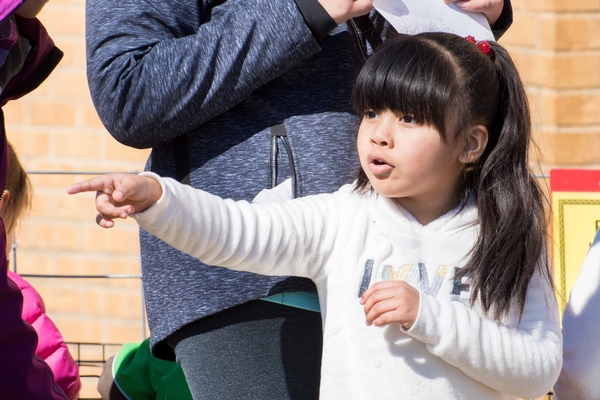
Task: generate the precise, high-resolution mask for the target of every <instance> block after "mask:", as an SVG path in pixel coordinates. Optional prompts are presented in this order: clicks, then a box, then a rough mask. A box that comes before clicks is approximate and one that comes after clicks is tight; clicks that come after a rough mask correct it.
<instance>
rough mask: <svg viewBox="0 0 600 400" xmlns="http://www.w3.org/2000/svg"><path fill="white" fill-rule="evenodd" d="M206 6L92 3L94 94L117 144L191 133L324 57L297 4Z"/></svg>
mask: <svg viewBox="0 0 600 400" xmlns="http://www.w3.org/2000/svg"><path fill="white" fill-rule="evenodd" d="M207 3H209V2H206V1H198V2H195V1H194V2H182V1H178V0H170V1H155V0H154V1H152V0H149V1H139V0H89V1H87V2H86V19H87V25H86V37H87V39H86V40H87V62H88V65H87V73H88V83H89V87H90V92H91V95H92V100H93V102H94V105H95V107H96V110H97V112H98V114H99V116H100V118H101V120H102V122H103V123H104V125H105V126H106V128H107V129H108V131H109V132H110V133H111V134H112V135H113V136H114V137H115V138H116V139H117V140H118V141H120V142H122V143H123V144H125V145H128V146H132V147H136V148H147V147H152V146H156V145H158V144H161V143H164V142H166V141H168V140H170V139H172V138H174V137H177V136H179V135H181V134H184V133H187V132H189V131H191V130H193V129H195V128H197V127H198V126H200V125H201V124H203V123H204V122H206V121H208V120H210V119H211V118H213V117H215V116H217V115H220V114H222V113H223V112H225V111H227V110H229V109H231V108H232V107H234V106H236V105H237V104H239V103H240V102H241V101H242V100H244V99H245V98H247V97H248V96H250V94H251V93H252V92H254V91H255V90H256V89H257V88H259V87H261V86H262V85H264V84H265V83H267V82H268V81H270V80H272V79H274V78H276V77H278V76H279V75H281V74H282V73H283V72H285V71H287V70H288V69H289V68H291V67H292V66H294V65H296V64H298V63H299V62H300V61H301V60H303V59H305V58H307V57H309V56H310V55H312V54H314V53H316V52H318V51H319V50H320V47H319V45H318V42H317V40H316V39H315V37H314V36H313V33H312V32H311V29H310V28H309V27H308V25H307V24H306V22H305V21H304V19H303V16H302V14H301V12H300V11H299V9H298V7H297V6H296V4H295V3H294V1H293V0H278V1H272V0H229V1H226V2H221V4H220V5H217V6H211V7H208V6H207V5H206V4H207Z"/></svg>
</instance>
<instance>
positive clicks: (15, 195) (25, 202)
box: [2, 143, 33, 233]
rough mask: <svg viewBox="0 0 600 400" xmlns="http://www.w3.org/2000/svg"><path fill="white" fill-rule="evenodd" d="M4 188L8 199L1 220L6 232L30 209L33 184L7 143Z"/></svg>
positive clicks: (12, 228)
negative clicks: (6, 168) (6, 167)
mask: <svg viewBox="0 0 600 400" xmlns="http://www.w3.org/2000/svg"><path fill="white" fill-rule="evenodd" d="M4 189H5V190H8V191H9V192H10V195H9V197H8V201H6V202H5V203H4V204H3V206H2V220H3V221H4V226H5V229H6V232H7V233H9V232H12V231H13V230H14V229H15V228H16V227H17V225H18V222H19V219H20V218H21V217H22V216H23V215H24V214H25V213H26V212H29V210H30V209H31V202H32V200H33V186H32V185H31V181H30V180H29V176H28V175H27V172H25V169H24V168H23V166H22V165H21V162H20V161H19V157H17V153H16V152H15V150H14V149H13V147H12V145H11V144H10V143H8V178H7V181H6V187H5V188H4Z"/></svg>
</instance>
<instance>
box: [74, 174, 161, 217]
mask: <svg viewBox="0 0 600 400" xmlns="http://www.w3.org/2000/svg"><path fill="white" fill-rule="evenodd" d="M83 192H96V209H97V210H98V216H97V217H96V222H97V223H98V225H100V226H101V227H103V228H112V227H113V226H114V225H115V223H114V221H113V220H114V219H116V218H122V219H125V218H127V217H128V216H129V215H130V214H133V213H134V212H142V211H145V210H147V209H148V208H150V207H152V206H153V205H154V204H156V202H157V201H158V200H159V199H160V197H161V196H162V188H161V186H160V184H159V183H158V181H157V180H156V179H153V178H150V177H148V176H142V175H132V174H108V175H103V176H98V177H95V178H91V179H87V180H85V181H82V182H79V183H76V184H74V185H71V186H70V187H69V188H67V193H69V194H76V193H83Z"/></svg>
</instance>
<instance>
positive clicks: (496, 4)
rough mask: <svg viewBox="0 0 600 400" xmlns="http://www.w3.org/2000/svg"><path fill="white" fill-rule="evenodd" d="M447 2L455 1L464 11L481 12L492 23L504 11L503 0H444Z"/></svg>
mask: <svg viewBox="0 0 600 400" xmlns="http://www.w3.org/2000/svg"><path fill="white" fill-rule="evenodd" d="M444 1H445V2H446V4H449V3H455V4H456V6H457V7H458V8H460V9H461V10H464V11H472V12H480V13H483V15H485V18H486V19H487V20H488V23H489V24H490V25H494V23H495V22H496V21H497V20H498V17H500V14H501V13H502V7H503V6H504V1H503V0H444Z"/></svg>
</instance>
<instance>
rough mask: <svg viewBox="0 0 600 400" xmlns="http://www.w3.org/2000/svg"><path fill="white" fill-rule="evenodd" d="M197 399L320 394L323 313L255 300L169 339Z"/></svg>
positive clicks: (271, 399) (300, 398) (298, 398)
mask: <svg viewBox="0 0 600 400" xmlns="http://www.w3.org/2000/svg"><path fill="white" fill-rule="evenodd" d="M168 343H169V345H170V346H171V347H172V348H173V349H174V351H175V354H176V356H177V362H179V363H180V364H181V367H182V368H183V371H184V373H185V376H186V379H187V381H188V385H189V387H190V391H191V392H192V395H193V397H194V399H195V400H207V399H215V400H235V399H240V400H242V399H243V400H253V399H255V400H280V399H281V400H285V399H290V400H313V399H315V400H316V399H318V398H319V383H320V372H321V350H322V346H323V336H322V330H321V314H320V313H317V312H313V311H306V310H302V309H299V308H294V307H289V306H285V305H281V304H275V303H270V302H267V301H262V300H255V301H251V302H248V303H246V304H242V305H240V306H236V307H233V308H231V309H228V310H225V311H222V312H220V313H217V314H215V315H211V316H209V317H206V318H203V319H201V320H198V321H195V322H193V323H191V324H189V325H187V326H185V327H184V328H182V329H181V330H179V331H178V332H176V333H175V334H174V335H172V336H171V337H170V338H169V339H168Z"/></svg>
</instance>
